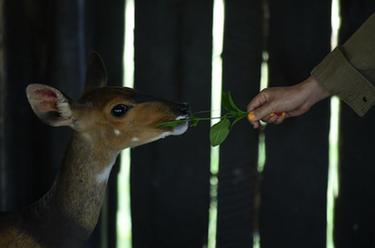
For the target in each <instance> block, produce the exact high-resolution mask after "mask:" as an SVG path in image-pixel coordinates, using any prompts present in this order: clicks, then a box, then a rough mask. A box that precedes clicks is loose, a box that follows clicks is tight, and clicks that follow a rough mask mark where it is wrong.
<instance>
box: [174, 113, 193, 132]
mask: <svg viewBox="0 0 375 248" xmlns="http://www.w3.org/2000/svg"><path fill="white" fill-rule="evenodd" d="M188 118H189V115H180V116H177V117H176V121H178V120H186V121H185V122H184V123H182V124H180V125H178V126H177V127H175V128H174V129H173V130H172V131H171V133H170V135H181V134H183V133H185V132H186V131H187V130H188V128H189V121H188Z"/></svg>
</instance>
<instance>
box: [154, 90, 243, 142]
mask: <svg viewBox="0 0 375 248" xmlns="http://www.w3.org/2000/svg"><path fill="white" fill-rule="evenodd" d="M221 104H222V107H223V108H224V114H223V115H222V116H220V117H200V116H199V115H198V114H201V113H209V111H202V112H197V113H194V114H192V115H191V116H190V117H189V118H186V119H181V120H173V121H166V122H162V123H160V124H159V127H162V128H176V127H177V126H180V125H182V124H185V123H186V122H187V121H188V122H190V126H191V127H195V126H197V125H198V124H199V122H201V121H209V120H211V119H220V121H219V122H217V123H216V124H215V125H213V126H212V127H211V129H210V143H211V145H212V146H217V145H220V144H221V143H223V142H224V141H225V139H226V138H227V137H228V135H229V133H230V130H231V128H232V127H233V126H234V125H235V124H236V123H237V122H238V121H240V120H242V119H243V118H245V117H246V116H247V115H248V113H247V112H245V111H242V110H241V109H240V108H239V107H238V106H237V105H236V104H235V103H234V101H233V98H232V96H231V94H230V92H223V95H222V100H221Z"/></svg>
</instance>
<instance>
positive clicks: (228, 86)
mask: <svg viewBox="0 0 375 248" xmlns="http://www.w3.org/2000/svg"><path fill="white" fill-rule="evenodd" d="M262 21H263V20H262V8H261V1H260V0H252V1H248V0H244V1H243V0H241V1H226V2H225V25H224V28H225V30H224V47H223V90H224V91H231V93H232V95H233V98H234V99H235V100H236V102H237V104H238V105H239V106H240V107H241V109H243V110H246V105H247V103H248V102H249V101H250V99H251V97H253V96H255V95H256V94H257V93H258V92H259V86H260V66H261V60H262V40H263V39H262V38H263V37H262V36H263V32H262ZM257 157H258V132H257V131H256V130H253V129H252V127H251V125H250V124H249V123H247V122H246V121H242V122H239V123H238V124H236V126H235V127H234V128H233V129H232V131H231V134H230V136H229V137H228V139H227V140H226V141H225V143H223V145H222V146H221V151H220V163H219V176H218V178H219V184H218V226H217V247H251V246H252V242H253V240H252V232H253V225H254V205H255V204H254V193H255V188H256V169H257Z"/></svg>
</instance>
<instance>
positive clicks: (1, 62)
mask: <svg viewBox="0 0 375 248" xmlns="http://www.w3.org/2000/svg"><path fill="white" fill-rule="evenodd" d="M4 35H5V32H4V0H0V194H1V195H2V196H5V195H6V193H5V192H6V191H7V188H6V187H7V181H6V180H7V178H6V171H5V161H6V159H5V156H6V154H5V136H4V133H5V119H4V118H5V98H6V94H5V75H4V73H5V70H4V67H5V54H4V53H5V46H4ZM6 205H7V203H6V198H5V197H0V211H4V210H5V209H6Z"/></svg>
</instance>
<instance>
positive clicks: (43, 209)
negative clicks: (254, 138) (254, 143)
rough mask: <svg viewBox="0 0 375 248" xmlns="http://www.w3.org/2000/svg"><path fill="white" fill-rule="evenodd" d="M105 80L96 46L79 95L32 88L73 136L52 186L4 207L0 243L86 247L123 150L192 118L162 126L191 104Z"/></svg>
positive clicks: (36, 107)
mask: <svg viewBox="0 0 375 248" xmlns="http://www.w3.org/2000/svg"><path fill="white" fill-rule="evenodd" d="M106 83H107V76H106V70H105V67H104V64H103V62H102V60H101V58H100V57H99V55H97V54H95V53H94V54H92V55H91V58H90V61H89V65H88V70H87V81H86V86H85V91H84V94H83V95H82V96H81V98H80V99H79V100H78V101H76V102H73V101H71V100H70V99H69V98H67V97H66V96H64V94H63V93H61V92H60V91H59V90H57V89H55V88H52V87H50V86H47V85H41V84H31V85H29V86H28V87H27V89H26V93H27V98H28V100H29V102H30V105H31V107H32V109H33V111H34V112H35V114H36V115H37V116H38V117H39V118H40V119H41V120H42V121H43V122H45V123H47V124H48V125H51V126H54V127H57V126H69V127H70V128H72V129H73V135H72V139H71V142H70V144H69V146H68V148H67V151H66V153H65V157H64V160H63V164H62V167H61V170H60V172H59V174H58V176H57V177H56V180H55V182H54V184H53V186H52V187H51V189H50V190H49V192H48V193H46V194H45V195H44V196H43V197H42V198H41V199H40V200H38V201H37V202H35V203H33V204H32V205H31V206H29V207H27V208H25V209H24V210H21V211H19V212H15V213H2V214H0V247H46V248H49V247H54V248H55V247H64V248H66V247H69V248H72V247H81V246H82V245H84V243H85V241H86V240H87V239H88V238H89V236H90V234H91V232H92V231H93V229H94V227H95V225H96V223H97V221H98V217H99V213H100V209H101V206H102V203H103V198H104V193H105V189H106V186H107V180H108V177H109V174H110V171H111V169H112V166H113V164H114V162H115V160H116V157H117V155H118V154H119V152H120V151H121V150H122V149H125V148H129V147H135V146H139V145H142V144H146V143H149V142H152V141H155V140H158V139H160V138H164V137H166V136H168V135H180V134H182V133H184V132H185V131H186V130H187V128H188V124H187V123H185V124H182V125H180V126H178V127H177V128H175V129H168V128H161V127H159V126H158V123H160V122H162V121H170V120H176V119H181V118H186V117H187V116H188V115H189V107H188V105H187V104H177V103H173V102H168V101H164V100H160V99H157V98H154V97H151V96H147V95H143V94H140V93H138V92H137V91H135V90H133V89H130V88H122V87H106V86H105V85H106Z"/></svg>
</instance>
